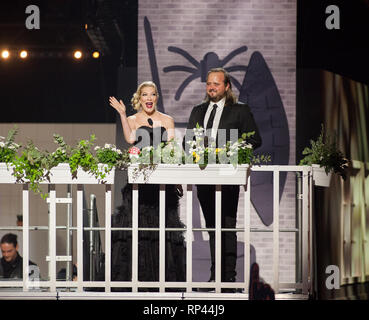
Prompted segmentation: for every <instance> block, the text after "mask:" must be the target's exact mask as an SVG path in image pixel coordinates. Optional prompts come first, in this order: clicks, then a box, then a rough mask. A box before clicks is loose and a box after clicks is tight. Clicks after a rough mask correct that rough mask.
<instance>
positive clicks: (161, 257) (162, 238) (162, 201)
mask: <svg viewBox="0 0 369 320" xmlns="http://www.w3.org/2000/svg"><path fill="white" fill-rule="evenodd" d="M159 227H160V230H159V286H160V289H159V290H160V292H165V285H164V283H165V185H163V184H161V185H160V199H159Z"/></svg>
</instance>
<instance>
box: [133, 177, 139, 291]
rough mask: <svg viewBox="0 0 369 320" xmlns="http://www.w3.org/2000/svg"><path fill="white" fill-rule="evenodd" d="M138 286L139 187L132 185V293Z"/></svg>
mask: <svg viewBox="0 0 369 320" xmlns="http://www.w3.org/2000/svg"><path fill="white" fill-rule="evenodd" d="M137 284H138V185H137V184H136V183H135V184H133V185H132V292H137Z"/></svg>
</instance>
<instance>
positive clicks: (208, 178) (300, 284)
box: [0, 164, 312, 299]
mask: <svg viewBox="0 0 369 320" xmlns="http://www.w3.org/2000/svg"><path fill="white" fill-rule="evenodd" d="M135 168H137V165H132V166H131V167H130V168H129V169H128V177H129V181H130V182H133V183H134V187H133V191H132V192H133V195H132V207H133V216H132V228H131V230H132V281H123V282H118V281H111V231H112V228H111V213H112V211H113V206H112V195H111V190H112V185H113V184H114V171H113V172H111V174H110V175H109V176H108V177H107V178H106V179H105V180H106V183H105V184H104V187H105V227H103V228H97V229H99V230H104V231H105V232H104V234H105V250H104V251H105V280H104V281H84V279H83V230H84V228H83V196H84V195H83V192H84V191H83V185H84V184H98V181H97V180H96V179H95V178H94V177H91V176H89V175H88V174H87V173H85V172H83V171H82V170H80V171H79V172H78V174H77V179H72V178H71V176H70V171H69V166H68V165H67V164H61V165H59V166H58V167H56V168H54V169H52V170H51V180H50V182H45V183H47V184H49V190H50V192H49V198H48V199H47V202H48V203H49V228H48V230H49V277H48V280H47V281H37V282H35V281H31V280H30V279H29V276H28V273H29V272H28V271H29V269H28V264H27V263H25V262H27V261H28V260H29V231H30V225H29V201H30V200H29V190H28V185H27V183H25V184H23V191H22V199H23V200H22V201H23V227H22V233H23V243H22V246H23V280H21V281H0V287H3V288H2V289H3V290H4V288H19V290H20V291H19V292H12V291H14V290H9V292H7V291H6V290H5V291H2V292H0V298H1V297H8V298H9V297H10V298H11V297H15V298H20V297H25V298H29V297H35V296H37V297H38V298H42V297H47V298H53V297H55V296H57V297H58V298H59V299H62V298H68V299H70V298H72V299H73V298H78V299H81V298H83V297H86V298H87V297H91V296H94V297H95V298H114V297H119V298H127V299H132V298H138V297H139V298H145V297H147V298H148V299H153V298H154V297H155V296H157V298H158V299H159V298H160V299H166V298H172V299H176V298H178V299H184V298H200V299H204V298H207V297H210V298H211V299H214V298H216V297H217V296H219V297H222V298H232V299H234V298H240V299H247V298H248V287H249V272H250V233H251V232H252V229H251V226H250V212H251V200H250V191H251V190H250V189H251V183H250V175H249V172H250V170H251V171H258V172H261V171H262V172H272V174H273V199H274V200H273V227H272V231H271V232H272V233H273V254H272V264H273V269H272V270H273V281H272V283H270V284H271V286H272V288H273V289H274V291H275V293H276V299H285V298H287V299H294V298H307V296H308V294H309V292H310V291H311V284H312V254H311V252H312V251H311V250H312V236H311V232H312V219H311V214H312V213H311V208H312V174H311V173H312V170H311V167H308V166H275V165H271V166H253V167H252V168H251V169H250V168H249V167H248V166H247V165H241V166H238V167H237V168H236V169H235V168H233V166H232V165H208V166H207V168H206V169H205V170H200V168H199V167H198V166H197V165H181V166H179V165H167V164H161V165H158V166H157V168H156V169H155V170H154V171H153V172H151V174H150V175H149V176H148V178H147V180H145V179H144V177H143V175H138V176H136V177H135V179H136V180H135V181H132V177H133V172H134V170H135ZM281 172H296V173H298V174H299V176H300V178H301V179H299V181H300V182H301V184H300V185H299V188H298V194H297V199H298V201H300V204H301V205H300V206H298V207H300V211H301V212H300V213H299V214H300V216H299V219H300V221H301V223H300V224H299V226H298V227H297V229H296V230H294V231H291V232H297V233H298V235H299V238H300V239H301V243H299V246H300V248H299V250H298V254H297V256H296V264H297V265H298V266H299V267H301V279H300V277H297V281H296V283H281V282H280V280H279V271H280V261H279V260H280V259H279V256H280V253H279V241H280V240H279V237H280V232H281V231H283V230H281V229H280V225H279V206H280V203H279V199H280V197H279V193H280V190H279V176H280V173H281ZM0 183H1V184H14V183H15V179H14V177H13V176H12V175H11V170H10V171H9V170H8V169H7V168H6V165H5V164H0ZM141 183H151V184H160V185H162V187H161V188H160V208H159V223H160V228H159V255H160V261H159V281H158V282H140V281H138V254H139V253H138V188H137V185H138V184H141ZM56 184H69V185H72V184H73V185H77V199H76V201H77V213H76V214H77V226H76V229H77V259H76V262H77V273H78V278H77V279H78V280H77V281H59V280H58V281H57V280H56V261H57V255H56V230H57V226H56V205H57V204H58V203H68V202H69V203H70V202H71V199H70V198H58V197H57V195H56V191H55V185H56ZM165 184H182V185H183V190H184V196H185V198H186V227H185V229H184V232H185V234H186V237H185V238H186V255H187V257H186V279H187V280H186V282H172V281H171V282H166V281H165V230H166V228H165V188H164V185H165ZM196 184H213V185H216V200H215V201H216V227H215V235H216V248H217V250H216V258H215V260H216V275H215V283H214V284H213V286H214V287H215V293H200V292H193V288H199V287H209V283H208V282H192V279H193V277H192V275H193V272H196V270H193V266H192V254H193V251H192V240H193V238H192V235H193V231H194V228H193V223H192V205H193V203H192V197H193V195H192V185H196ZM221 184H222V185H224V184H233V185H240V186H243V188H241V192H243V193H244V197H243V199H244V204H243V212H242V213H241V214H243V216H244V217H243V218H244V224H243V227H242V228H238V229H237V230H235V231H237V232H243V233H244V237H243V238H244V281H243V282H235V283H229V282H227V283H222V282H221V268H220V267H218V266H220V264H221V254H222V253H221V249H220V248H221V236H220V235H221V232H222V228H221V219H220V214H221V205H220V204H221V188H220V185H221ZM239 215H240V213H239ZM0 229H6V227H0ZM115 229H117V228H114V230H115ZM125 229H127V228H125ZM201 230H202V229H201ZM203 230H207V229H203ZM227 230H228V229H227ZM196 231H198V230H196ZM269 231H270V230H269ZM284 231H285V230H284ZM89 287H90V288H91V287H93V288H98V287H100V288H103V291H104V292H91V291H85V290H84V288H89ZM114 287H130V288H132V292H129V293H128V292H111V291H112V290H111V289H112V288H114ZM140 287H145V288H147V287H157V288H159V292H150V294H149V295H147V293H146V295H145V293H144V292H139V290H138V289H139V288H140ZM170 287H175V288H184V289H185V290H184V292H165V289H166V288H170ZM223 287H227V288H242V289H243V291H242V293H234V294H229V293H228V294H222V293H221V288H223ZM66 288H69V289H68V290H65V289H66ZM71 288H72V290H70V289H71ZM281 288H289V289H293V290H295V292H296V293H298V294H294V295H284V294H283V292H281V291H280V289H281Z"/></svg>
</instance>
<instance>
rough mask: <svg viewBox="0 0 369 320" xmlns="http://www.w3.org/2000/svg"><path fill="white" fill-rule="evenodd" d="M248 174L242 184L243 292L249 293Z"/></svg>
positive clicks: (249, 207) (249, 187) (249, 209)
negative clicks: (244, 183)
mask: <svg viewBox="0 0 369 320" xmlns="http://www.w3.org/2000/svg"><path fill="white" fill-rule="evenodd" d="M250 190H251V183H250V176H248V177H247V184H246V185H244V212H243V214H244V224H245V225H244V230H245V231H244V289H245V293H249V279H250V212H251V201H250Z"/></svg>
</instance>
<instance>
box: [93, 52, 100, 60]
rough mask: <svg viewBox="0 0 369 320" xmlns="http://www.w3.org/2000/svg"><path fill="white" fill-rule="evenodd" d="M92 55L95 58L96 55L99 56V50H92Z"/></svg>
mask: <svg viewBox="0 0 369 320" xmlns="http://www.w3.org/2000/svg"><path fill="white" fill-rule="evenodd" d="M92 57H93V58H95V59H97V58H98V57H100V52H99V51H94V52H93V53H92Z"/></svg>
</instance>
